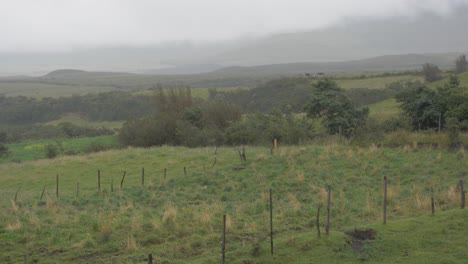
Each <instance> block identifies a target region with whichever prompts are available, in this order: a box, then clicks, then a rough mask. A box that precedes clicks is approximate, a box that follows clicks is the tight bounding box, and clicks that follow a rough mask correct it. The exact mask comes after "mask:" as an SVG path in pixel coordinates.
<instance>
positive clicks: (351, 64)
mask: <svg viewBox="0 0 468 264" xmlns="http://www.w3.org/2000/svg"><path fill="white" fill-rule="evenodd" d="M459 55H460V53H441V54H404V55H386V56H379V57H374V58H369V59H363V60H352V61H340V62H301V63H284V64H270V65H260V66H250V67H247V66H246V67H241V66H233V67H226V68H223V69H220V70H217V71H216V72H218V73H246V72H251V73H257V74H259V73H269V74H301V73H302V74H303V73H317V72H332V73H338V72H343V73H349V72H354V73H358V72H382V71H404V70H415V69H420V68H421V66H422V65H423V64H424V63H427V62H428V63H433V64H436V65H438V66H439V67H441V68H451V67H453V65H454V61H455V58H456V57H457V56H459Z"/></svg>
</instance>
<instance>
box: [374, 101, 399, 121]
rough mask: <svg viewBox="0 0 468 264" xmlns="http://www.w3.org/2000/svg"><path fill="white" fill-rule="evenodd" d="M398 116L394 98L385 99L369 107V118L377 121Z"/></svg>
mask: <svg viewBox="0 0 468 264" xmlns="http://www.w3.org/2000/svg"><path fill="white" fill-rule="evenodd" d="M399 114H400V108H399V107H398V103H397V102H396V100H395V99H394V98H391V99H387V100H385V101H382V102H378V103H375V104H372V105H370V106H369V117H371V118H375V119H377V120H379V121H384V120H388V119H391V118H394V117H395V118H396V117H398V115H399Z"/></svg>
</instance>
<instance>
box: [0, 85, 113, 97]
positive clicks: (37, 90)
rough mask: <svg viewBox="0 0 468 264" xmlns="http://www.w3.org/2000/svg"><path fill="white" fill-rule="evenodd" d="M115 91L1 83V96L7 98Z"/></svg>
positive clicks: (108, 88)
mask: <svg viewBox="0 0 468 264" xmlns="http://www.w3.org/2000/svg"><path fill="white" fill-rule="evenodd" d="M113 90H116V88H113V87H106V86H84V85H64V84H46V83H40V82H0V94H3V95H5V96H20V95H21V96H27V97H34V98H44V97H53V98H57V97H66V96H72V95H85V94H89V93H103V92H109V91H113Z"/></svg>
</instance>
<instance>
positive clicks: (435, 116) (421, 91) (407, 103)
mask: <svg viewBox="0 0 468 264" xmlns="http://www.w3.org/2000/svg"><path fill="white" fill-rule="evenodd" d="M407 85H408V87H407V88H406V89H405V90H403V91H402V92H400V93H399V94H397V95H396V96H395V98H396V100H397V102H399V103H400V108H401V109H402V110H403V112H404V113H405V114H406V115H408V116H409V117H410V119H411V124H412V126H413V129H428V128H435V127H437V126H438V124H439V123H438V122H439V114H440V113H441V112H443V111H444V110H443V109H442V108H443V107H442V104H441V103H440V101H439V100H438V99H439V98H438V95H437V93H436V92H435V91H434V90H431V89H429V88H427V87H426V86H425V85H424V84H423V83H421V82H413V83H407Z"/></svg>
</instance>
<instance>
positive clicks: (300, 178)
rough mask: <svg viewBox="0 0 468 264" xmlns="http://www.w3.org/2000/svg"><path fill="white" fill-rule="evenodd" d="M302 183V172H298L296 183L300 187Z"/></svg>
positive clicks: (303, 178)
mask: <svg viewBox="0 0 468 264" xmlns="http://www.w3.org/2000/svg"><path fill="white" fill-rule="evenodd" d="M304 182H305V176H304V172H302V171H300V172H298V173H297V176H296V183H297V184H299V185H302V184H304Z"/></svg>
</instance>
